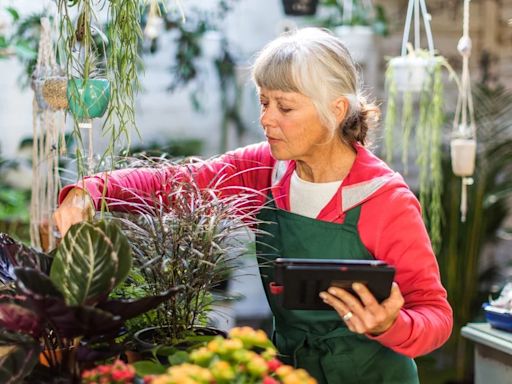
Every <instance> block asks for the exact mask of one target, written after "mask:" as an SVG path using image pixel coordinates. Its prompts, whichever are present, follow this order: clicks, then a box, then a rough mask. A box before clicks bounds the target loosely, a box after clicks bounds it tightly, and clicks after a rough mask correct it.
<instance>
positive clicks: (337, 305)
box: [320, 283, 404, 336]
mask: <svg viewBox="0 0 512 384" xmlns="http://www.w3.org/2000/svg"><path fill="white" fill-rule="evenodd" d="M352 289H353V290H354V291H355V292H356V293H357V295H358V296H359V299H358V298H357V297H354V296H353V295H351V294H350V293H348V292H347V291H346V290H344V289H341V288H336V287H330V288H329V290H328V292H321V293H320V297H321V298H322V299H323V301H324V302H325V303H326V304H329V305H330V306H332V307H333V308H334V309H335V310H336V312H338V314H339V315H340V317H341V318H342V319H343V320H344V321H345V323H346V324H347V327H348V329H350V330H351V331H352V332H355V333H361V334H362V333H369V334H371V335H374V336H377V335H380V334H381V333H384V332H386V331H387V330H388V329H389V328H390V327H391V326H392V325H393V323H394V322H395V320H396V318H397V317H398V314H399V313H400V308H402V306H403V305H404V298H403V296H402V293H401V292H400V289H399V288H398V284H396V283H393V285H392V287H391V293H390V295H389V297H388V298H387V299H386V300H384V301H383V302H382V303H380V304H379V302H378V301H377V299H376V298H375V296H373V295H372V293H371V292H370V291H369V290H368V288H366V286H365V285H364V284H360V283H354V284H352Z"/></svg>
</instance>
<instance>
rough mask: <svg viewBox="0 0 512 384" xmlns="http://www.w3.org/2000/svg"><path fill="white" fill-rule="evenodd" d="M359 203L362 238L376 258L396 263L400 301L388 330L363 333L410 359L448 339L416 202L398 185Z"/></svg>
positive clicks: (442, 294) (443, 303)
mask: <svg viewBox="0 0 512 384" xmlns="http://www.w3.org/2000/svg"><path fill="white" fill-rule="evenodd" d="M383 199H385V201H384V200H383ZM365 205H367V206H366V207H365ZM383 206H384V207H385V209H382V207H383ZM363 207H364V209H363V211H362V213H361V220H360V223H359V225H360V233H361V240H362V241H363V243H365V245H367V247H368V249H369V250H370V252H372V254H373V255H374V256H375V257H376V258H377V259H380V260H383V261H386V262H387V263H388V264H391V265H394V266H395V268H396V276H395V281H396V282H397V284H398V286H399V288H400V291H401V292H402V295H403V297H404V300H405V303H404V306H403V308H402V309H401V311H400V313H399V316H398V318H397V320H396V321H395V323H394V324H393V325H392V326H391V328H390V329H388V330H387V331H386V332H384V333H383V334H381V335H379V336H377V337H372V336H368V337H370V338H371V339H374V340H377V341H378V342H380V343H381V344H383V345H384V346H386V347H389V348H391V349H392V350H394V351H395V352H398V353H401V354H403V355H406V356H409V357H416V356H419V355H424V354H427V353H429V352H431V351H433V350H435V349H437V348H439V347H440V346H441V345H442V344H444V343H445V342H446V340H447V339H448V338H449V336H450V334H451V331H452V326H453V319H452V315H453V314H452V309H451V307H450V305H449V303H448V301H447V295H446V290H445V289H444V287H443V286H442V284H441V278H440V274H439V267H438V264H437V260H436V258H435V255H434V252H433V250H432V247H431V243H430V239H429V237H428V234H427V231H426V228H425V225H424V223H423V219H422V217H421V208H420V205H419V202H418V200H417V199H416V197H415V196H414V195H413V193H412V192H411V191H410V190H408V189H407V188H397V189H394V190H392V191H390V192H389V193H386V194H384V195H383V196H382V198H377V199H374V200H371V201H368V202H367V203H366V204H364V205H363Z"/></svg>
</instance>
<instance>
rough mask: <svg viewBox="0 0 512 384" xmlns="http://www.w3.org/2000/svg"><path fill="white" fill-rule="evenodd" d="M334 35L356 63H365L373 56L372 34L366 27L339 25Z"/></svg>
mask: <svg viewBox="0 0 512 384" xmlns="http://www.w3.org/2000/svg"><path fill="white" fill-rule="evenodd" d="M334 33H335V34H336V35H337V36H338V37H339V38H340V39H341V41H342V42H343V44H345V46H346V47H347V49H348V50H349V52H350V54H351V55H352V58H353V59H354V60H355V61H356V62H360V63H361V62H366V61H368V58H369V57H370V55H371V54H374V52H375V49H374V33H373V29H372V27H370V26H367V25H340V26H338V27H336V28H334Z"/></svg>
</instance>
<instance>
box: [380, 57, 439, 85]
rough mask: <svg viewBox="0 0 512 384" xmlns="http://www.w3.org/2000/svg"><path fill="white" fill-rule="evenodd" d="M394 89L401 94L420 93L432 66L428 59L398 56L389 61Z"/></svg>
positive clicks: (430, 60) (431, 61)
mask: <svg viewBox="0 0 512 384" xmlns="http://www.w3.org/2000/svg"><path fill="white" fill-rule="evenodd" d="M389 65H390V66H391V67H392V68H393V78H394V81H395V84H396V89H397V90H398V91H401V92H421V90H422V89H423V85H424V83H425V80H426V79H427V78H428V76H429V72H430V70H431V69H432V67H433V65H434V61H433V60H432V59H429V58H423V57H412V56H399V57H394V58H392V59H391V60H390V62H389Z"/></svg>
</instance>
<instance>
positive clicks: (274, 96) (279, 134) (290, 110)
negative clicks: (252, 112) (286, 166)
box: [260, 88, 332, 160]
mask: <svg viewBox="0 0 512 384" xmlns="http://www.w3.org/2000/svg"><path fill="white" fill-rule="evenodd" d="M260 104H261V114H260V122H261V125H262V126H263V130H264V131H265V136H266V137H267V141H268V143H269V144H270V150H271V152H272V156H274V157H275V158H276V159H278V160H308V159H311V158H313V157H315V156H316V155H318V154H319V153H321V151H324V150H325V144H326V143H327V142H331V140H332V135H331V133H330V132H329V129H328V128H327V127H325V126H324V125H323V124H322V123H321V121H320V118H319V116H318V113H317V111H316V108H315V107H314V105H313V102H312V101H311V99H310V98H309V97H307V96H304V95H302V94H300V93H296V92H282V91H276V90H269V89H266V88H261V89H260ZM322 144H324V145H322Z"/></svg>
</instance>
